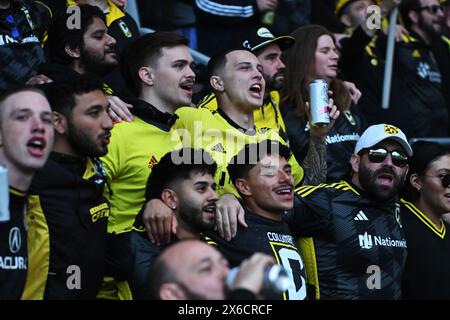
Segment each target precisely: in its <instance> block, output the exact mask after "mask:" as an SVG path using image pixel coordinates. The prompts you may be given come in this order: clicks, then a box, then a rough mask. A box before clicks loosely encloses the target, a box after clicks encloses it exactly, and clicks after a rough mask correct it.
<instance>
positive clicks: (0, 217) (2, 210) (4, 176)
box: [0, 164, 9, 222]
mask: <svg viewBox="0 0 450 320" xmlns="http://www.w3.org/2000/svg"><path fill="white" fill-rule="evenodd" d="M7 221H9V186H8V169H7V168H6V167H5V166H3V165H1V164H0V222H7Z"/></svg>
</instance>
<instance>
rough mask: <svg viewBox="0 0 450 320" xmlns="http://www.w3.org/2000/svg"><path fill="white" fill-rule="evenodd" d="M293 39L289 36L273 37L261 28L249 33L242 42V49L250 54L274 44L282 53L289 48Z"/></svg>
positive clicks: (267, 30) (265, 29)
mask: <svg viewBox="0 0 450 320" xmlns="http://www.w3.org/2000/svg"><path fill="white" fill-rule="evenodd" d="M294 42H295V38H294V37H291V36H280V37H275V36H274V35H273V34H272V32H270V31H269V29H267V28H266V27H261V28H258V29H256V30H254V31H253V32H251V33H249V34H248V35H247V36H246V37H244V40H243V41H242V47H244V48H245V49H248V50H250V51H251V52H255V51H258V50H260V49H262V48H264V47H266V46H268V45H269V44H272V43H276V44H278V45H279V46H280V49H281V50H282V51H284V50H286V49H288V48H289V47H291V46H292V45H293V44H294Z"/></svg>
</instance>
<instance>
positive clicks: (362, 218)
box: [353, 210, 369, 221]
mask: <svg viewBox="0 0 450 320" xmlns="http://www.w3.org/2000/svg"><path fill="white" fill-rule="evenodd" d="M353 220H356V221H369V219H368V218H367V216H366V215H365V214H364V212H362V210H360V211H359V212H358V214H357V215H356V217H355V218H354V219H353Z"/></svg>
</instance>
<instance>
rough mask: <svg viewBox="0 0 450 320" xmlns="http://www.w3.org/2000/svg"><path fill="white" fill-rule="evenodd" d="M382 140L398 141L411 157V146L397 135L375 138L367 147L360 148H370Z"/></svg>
mask: <svg viewBox="0 0 450 320" xmlns="http://www.w3.org/2000/svg"><path fill="white" fill-rule="evenodd" d="M384 140H394V141H396V142H398V143H399V144H400V145H401V146H402V147H403V149H405V151H406V154H407V155H408V156H409V157H412V155H413V151H412V148H411V146H410V145H409V144H408V143H406V142H405V140H403V139H402V138H400V137H398V136H390V137H384V138H381V139H379V140H378V141H377V140H375V141H372V142H373V144H372V145H371V146H367V147H364V148H361V150H362V149H367V148H372V147H373V146H375V145H377V144H379V143H380V142H381V141H384ZM361 150H358V151H357V152H356V153H358V152H359V151H361Z"/></svg>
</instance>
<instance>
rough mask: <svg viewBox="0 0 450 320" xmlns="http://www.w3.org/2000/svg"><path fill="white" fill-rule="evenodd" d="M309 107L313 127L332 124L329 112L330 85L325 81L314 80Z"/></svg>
mask: <svg viewBox="0 0 450 320" xmlns="http://www.w3.org/2000/svg"><path fill="white" fill-rule="evenodd" d="M309 106H310V112H311V125H312V126H315V127H326V126H327V125H328V124H329V123H330V113H329V112H330V111H329V110H328V83H327V82H326V81H325V80H314V81H313V82H311V83H310V84H309Z"/></svg>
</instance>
